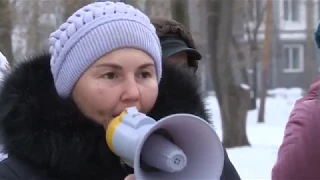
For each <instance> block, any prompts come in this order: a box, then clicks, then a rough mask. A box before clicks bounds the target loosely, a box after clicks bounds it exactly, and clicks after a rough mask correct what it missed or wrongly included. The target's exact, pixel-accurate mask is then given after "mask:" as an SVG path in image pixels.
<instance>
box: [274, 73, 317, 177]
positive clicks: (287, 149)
mask: <svg viewBox="0 0 320 180" xmlns="http://www.w3.org/2000/svg"><path fill="white" fill-rule="evenodd" d="M319 95H320V77H318V78H317V80H316V81H315V82H314V83H313V84H312V85H311V86H310V89H309V90H308V92H307V94H306V95H305V96H304V97H303V98H301V99H299V100H297V102H296V103H295V105H294V108H293V110H292V112H291V114H290V117H289V121H288V123H287V125H286V128H285V132H284V137H283V142H282V144H281V146H280V148H279V151H278V159H277V162H276V164H275V166H274V167H273V169H272V179H274V180H282V179H297V180H300V179H320V172H319V169H320V143H317V142H318V138H319V137H320V131H319V130H320V101H319Z"/></svg>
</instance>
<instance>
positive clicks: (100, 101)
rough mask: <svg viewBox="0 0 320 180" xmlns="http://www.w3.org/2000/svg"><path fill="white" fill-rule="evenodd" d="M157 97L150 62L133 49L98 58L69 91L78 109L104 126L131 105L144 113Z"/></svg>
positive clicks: (152, 68)
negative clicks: (71, 90)
mask: <svg viewBox="0 0 320 180" xmlns="http://www.w3.org/2000/svg"><path fill="white" fill-rule="evenodd" d="M157 96H158V82H157V77H156V70H155V65H154V62H153V60H152V58H151V57H150V56H149V55H148V54H146V53H145V52H143V51H141V50H137V49H133V48H125V49H119V50H115V51H112V52H110V53H108V54H106V55H104V56H103V57H101V58H100V59H98V60H97V61H96V62H95V63H94V64H93V65H92V66H90V67H89V68H88V69H87V70H86V72H85V73H84V74H83V75H82V76H81V77H80V79H79V80H78V82H77V83H76V85H75V87H74V89H73V92H72V98H73V100H74V101H75V103H76V104H77V106H78V108H79V109H80V110H81V111H82V112H83V113H84V114H85V115H86V116H87V117H88V118H90V119H92V120H94V121H96V122H97V123H99V124H101V125H103V126H104V127H107V125H108V124H109V122H110V121H111V120H112V119H113V118H114V117H116V116H118V115H119V114H120V113H121V112H122V111H123V110H124V109H125V108H128V107H131V106H136V107H137V108H138V110H140V112H143V113H148V112H149V111H150V110H151V108H152V107H153V106H154V103H155V101H156V99H157Z"/></svg>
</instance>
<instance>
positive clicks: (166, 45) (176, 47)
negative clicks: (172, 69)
mask: <svg viewBox="0 0 320 180" xmlns="http://www.w3.org/2000/svg"><path fill="white" fill-rule="evenodd" d="M151 22H152V24H153V25H154V26H155V28H156V30H157V35H158V37H159V39H160V43H161V48H162V58H163V60H166V61H169V62H172V63H175V64H177V65H179V66H182V67H184V68H188V69H189V70H190V71H191V72H193V73H196V72H197V69H198V61H199V60H201V59H202V56H201V54H200V53H199V52H198V51H197V49H196V46H195V43H194V40H193V38H192V35H191V34H190V32H189V31H188V29H187V28H186V27H184V26H183V25H182V24H181V23H179V22H177V21H175V20H172V19H167V18H159V17H151Z"/></svg>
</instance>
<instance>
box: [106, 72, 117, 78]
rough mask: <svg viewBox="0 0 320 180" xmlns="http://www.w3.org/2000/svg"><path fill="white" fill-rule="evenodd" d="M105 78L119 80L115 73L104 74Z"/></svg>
mask: <svg viewBox="0 0 320 180" xmlns="http://www.w3.org/2000/svg"><path fill="white" fill-rule="evenodd" d="M103 77H104V78H107V79H115V78H117V75H116V73H114V72H108V73H106V74H104V75H103Z"/></svg>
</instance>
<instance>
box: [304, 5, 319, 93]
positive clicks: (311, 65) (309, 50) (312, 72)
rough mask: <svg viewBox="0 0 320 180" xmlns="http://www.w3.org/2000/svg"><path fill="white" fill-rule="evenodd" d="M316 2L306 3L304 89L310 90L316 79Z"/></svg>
mask: <svg viewBox="0 0 320 180" xmlns="http://www.w3.org/2000/svg"><path fill="white" fill-rule="evenodd" d="M314 2H316V3H318V1H305V3H306V4H305V5H306V9H307V12H308V13H306V16H307V22H306V24H307V27H306V53H305V61H304V62H305V68H306V70H305V71H304V89H308V88H309V86H310V84H311V83H312V81H313V79H314V78H315V77H316V68H317V66H315V61H314V54H315V53H314V49H315V44H314Z"/></svg>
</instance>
